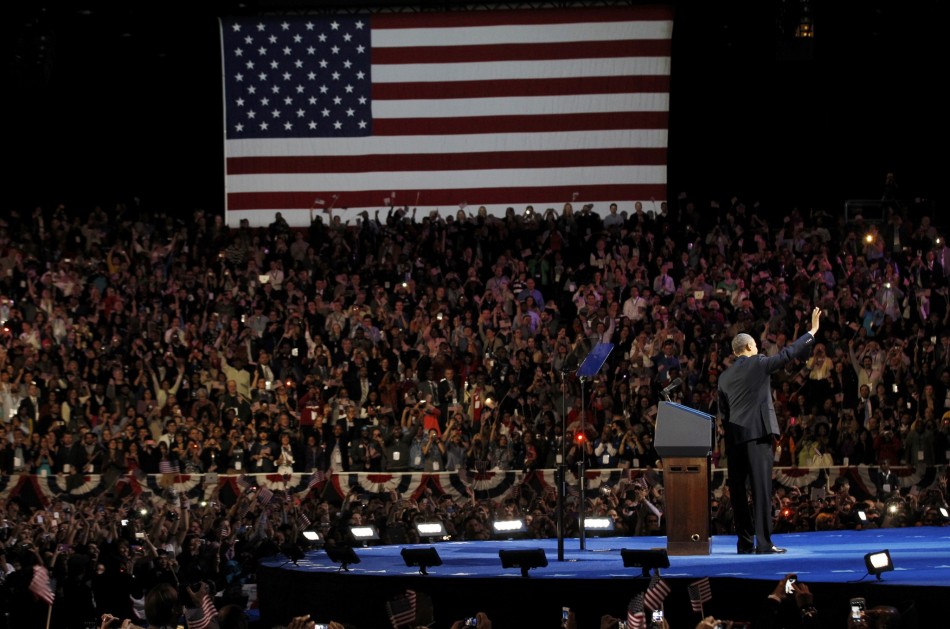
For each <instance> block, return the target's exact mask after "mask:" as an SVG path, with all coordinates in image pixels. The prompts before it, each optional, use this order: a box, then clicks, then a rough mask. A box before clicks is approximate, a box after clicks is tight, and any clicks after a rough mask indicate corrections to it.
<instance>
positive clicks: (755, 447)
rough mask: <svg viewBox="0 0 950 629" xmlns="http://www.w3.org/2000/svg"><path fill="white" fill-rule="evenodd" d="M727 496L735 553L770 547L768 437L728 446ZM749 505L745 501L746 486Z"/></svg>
mask: <svg viewBox="0 0 950 629" xmlns="http://www.w3.org/2000/svg"><path fill="white" fill-rule="evenodd" d="M727 454H728V464H727V465H728V470H729V493H730V494H731V496H732V509H733V514H734V517H735V523H736V534H737V535H738V536H739V541H738V544H737V545H738V549H739V550H748V549H752V548H753V547H754V546H755V543H754V542H753V534H754V535H755V542H758V545H759V547H760V548H768V547H769V546H771V545H772V457H773V454H772V437H771V436H765V437H762V438H760V439H756V440H754V441H746V442H745V443H738V444H729V446H728V451H727ZM747 483H748V485H749V487H750V488H751V490H752V505H751V508H750V506H749V501H748V500H747V499H746V484H747Z"/></svg>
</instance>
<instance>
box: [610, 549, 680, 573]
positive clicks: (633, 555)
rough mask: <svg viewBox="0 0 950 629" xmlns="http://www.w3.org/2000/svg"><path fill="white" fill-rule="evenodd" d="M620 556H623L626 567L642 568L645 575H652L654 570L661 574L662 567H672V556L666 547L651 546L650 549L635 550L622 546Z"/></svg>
mask: <svg viewBox="0 0 950 629" xmlns="http://www.w3.org/2000/svg"><path fill="white" fill-rule="evenodd" d="M620 556H621V557H622V558H623V567H624V568H640V569H641V571H642V572H641V574H642V575H643V576H645V577H648V576H650V571H651V570H652V571H653V573H654V574H657V575H659V574H660V568H669V567H670V556H669V555H668V554H667V552H666V549H665V548H651V549H649V550H634V549H627V548H621V549H620Z"/></svg>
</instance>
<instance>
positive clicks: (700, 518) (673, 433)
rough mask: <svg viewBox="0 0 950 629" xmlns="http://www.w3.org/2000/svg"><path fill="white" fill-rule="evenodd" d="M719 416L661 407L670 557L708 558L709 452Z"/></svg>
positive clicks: (659, 444)
mask: <svg viewBox="0 0 950 629" xmlns="http://www.w3.org/2000/svg"><path fill="white" fill-rule="evenodd" d="M713 426H715V423H714V422H713V416H712V415H708V414H706V413H702V412H700V411H697V410H695V409H692V408H689V407H688V406H683V405H681V404H676V403H673V402H660V406H659V409H658V411H657V417H656V435H655V437H654V440H653V443H654V447H655V448H656V451H657V454H659V455H660V458H662V459H663V486H664V488H665V490H666V512H665V514H664V515H665V516H666V546H667V553H668V554H670V555H708V554H710V550H711V547H712V540H711V539H710V537H709V474H710V473H709V452H710V450H711V448H712V431H713Z"/></svg>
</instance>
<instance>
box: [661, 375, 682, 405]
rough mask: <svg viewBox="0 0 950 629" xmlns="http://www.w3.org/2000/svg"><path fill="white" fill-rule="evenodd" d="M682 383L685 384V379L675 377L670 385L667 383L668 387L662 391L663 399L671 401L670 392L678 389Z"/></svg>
mask: <svg viewBox="0 0 950 629" xmlns="http://www.w3.org/2000/svg"><path fill="white" fill-rule="evenodd" d="M681 384H683V379H682V378H676V379H674V380H673V382H671V383H669V384H668V385H666V388H664V389H663V390H662V391H660V395H661V396H663V399H664V400H666V401H667V402H669V401H670V393H672V392H673V391H675V390H676V389H678V388H679V386H680V385H681Z"/></svg>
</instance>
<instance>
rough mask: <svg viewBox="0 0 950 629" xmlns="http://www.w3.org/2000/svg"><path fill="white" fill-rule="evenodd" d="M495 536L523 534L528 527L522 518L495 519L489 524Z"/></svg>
mask: <svg viewBox="0 0 950 629" xmlns="http://www.w3.org/2000/svg"><path fill="white" fill-rule="evenodd" d="M491 526H492V531H494V532H495V537H506V538H511V537H514V536H516V535H524V534H525V533H527V532H528V527H527V525H526V524H525V522H524V520H522V519H518V520H495V521H494V522H492V524H491Z"/></svg>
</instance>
